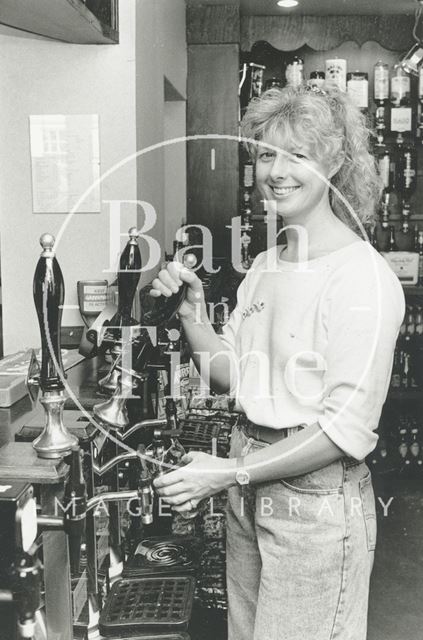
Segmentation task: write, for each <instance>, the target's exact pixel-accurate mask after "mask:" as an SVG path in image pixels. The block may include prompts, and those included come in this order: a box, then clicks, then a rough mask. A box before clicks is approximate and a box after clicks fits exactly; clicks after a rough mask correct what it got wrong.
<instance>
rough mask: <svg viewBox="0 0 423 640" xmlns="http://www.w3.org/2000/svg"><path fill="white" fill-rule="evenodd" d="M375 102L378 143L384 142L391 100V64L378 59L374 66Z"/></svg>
mask: <svg viewBox="0 0 423 640" xmlns="http://www.w3.org/2000/svg"><path fill="white" fill-rule="evenodd" d="M373 96H374V102H375V105H376V113H375V128H376V136H377V144H378V145H381V144H383V142H384V139H385V135H386V115H387V113H386V112H387V105H388V102H389V66H388V65H387V64H386V63H384V62H382V60H378V61H377V62H376V64H375V66H374V94H373Z"/></svg>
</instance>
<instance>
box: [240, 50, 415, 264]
mask: <svg viewBox="0 0 423 640" xmlns="http://www.w3.org/2000/svg"><path fill="white" fill-rule="evenodd" d="M252 58H253V56H252V54H243V61H242V64H241V66H240V85H239V103H240V119H241V118H242V115H243V113H244V111H245V108H246V107H247V105H248V103H249V101H250V100H251V99H252V98H254V97H257V96H260V95H261V93H262V92H263V91H264V90H266V89H268V88H271V87H274V86H279V87H283V86H286V85H288V84H291V85H296V84H300V83H303V82H307V84H308V85H309V86H310V87H312V88H321V87H322V85H323V84H324V83H325V81H327V80H330V81H331V82H335V83H336V84H338V86H339V87H340V88H341V89H342V90H343V91H346V92H347V93H348V94H349V95H350V96H351V98H352V99H353V101H354V102H355V103H356V104H357V106H358V107H359V108H360V109H361V111H362V112H363V114H364V115H365V116H366V118H367V119H368V123H369V126H370V129H371V131H372V139H371V145H372V150H373V153H374V156H375V159H376V162H377V165H378V168H379V172H380V175H381V178H382V181H383V187H384V188H383V195H382V199H381V204H380V210H379V220H378V223H377V224H376V226H373V227H372V228H370V229H368V233H369V236H370V238H371V241H372V244H373V245H374V246H375V247H376V248H377V249H378V250H379V251H383V252H388V251H397V250H400V251H412V252H417V253H421V254H422V255H423V235H420V233H421V229H420V226H419V223H418V220H422V218H423V215H422V213H423V212H419V211H417V210H416V202H417V199H416V198H413V195H415V192H416V187H417V178H418V168H419V167H418V164H419V163H418V156H419V147H422V148H423V109H422V107H423V67H422V68H421V69H420V71H419V77H416V76H412V75H410V74H408V73H407V72H406V71H405V70H404V68H403V67H402V66H401V64H400V63H397V64H395V65H394V66H393V67H390V66H389V65H388V64H387V63H385V62H384V61H383V60H378V61H377V62H376V64H375V65H374V74H373V78H374V82H373V87H369V80H368V76H369V74H368V73H365V72H361V71H348V66H349V61H347V60H345V59H338V58H333V59H330V58H329V59H327V60H326V61H325V69H324V70H314V71H312V72H311V73H310V77H309V78H308V79H306V78H305V77H304V71H303V70H304V62H303V60H302V58H301V57H299V56H298V55H292V56H290V57H289V56H287V55H285V56H284V58H283V60H284V62H283V63H282V64H281V67H282V68H281V74H280V75H279V76H278V77H269V76H268V72H267V70H266V66H265V65H264V64H258V63H256V62H254V61H253V59H252ZM258 59H260V61H263V56H262V55H259V56H258ZM253 184H254V167H253V164H252V162H251V160H250V158H249V155H248V153H247V152H246V150H245V148H244V146H243V145H242V144H241V145H240V197H239V202H240V215H241V219H242V224H243V227H244V228H243V232H244V241H243V243H242V246H243V251H244V253H245V260H244V261H245V263H246V264H248V262H249V261H251V258H250V256H249V253H252V252H251V247H254V230H253V231H252V227H253V225H254V219H259V216H257V215H254V213H256V210H257V207H255V206H254V198H255V197H257V196H256V194H255V193H254V190H253ZM252 212H253V213H252ZM263 213H264V214H265V213H266V212H263ZM262 219H263V216H262ZM264 219H265V217H264ZM420 225H421V226H422V230H423V223H420ZM251 241H252V243H251ZM422 267H423V262H422ZM421 276H422V277H423V273H421Z"/></svg>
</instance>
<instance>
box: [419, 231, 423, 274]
mask: <svg viewBox="0 0 423 640" xmlns="http://www.w3.org/2000/svg"><path fill="white" fill-rule="evenodd" d="M419 285H420V286H422V285H423V231H419Z"/></svg>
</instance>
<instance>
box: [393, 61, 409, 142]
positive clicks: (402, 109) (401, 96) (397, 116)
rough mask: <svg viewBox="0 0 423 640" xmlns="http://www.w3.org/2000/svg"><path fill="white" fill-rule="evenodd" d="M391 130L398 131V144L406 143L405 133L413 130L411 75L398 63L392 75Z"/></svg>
mask: <svg viewBox="0 0 423 640" xmlns="http://www.w3.org/2000/svg"><path fill="white" fill-rule="evenodd" d="M391 105H392V106H391V131H395V132H396V133H397V137H396V140H395V142H396V144H397V145H398V146H401V145H403V144H404V141H405V140H404V135H403V134H404V133H410V132H411V130H412V109H411V99H410V76H409V75H408V74H407V73H406V72H405V71H404V69H403V68H402V67H401V65H400V64H396V65H395V66H394V69H393V74H392V77H391Z"/></svg>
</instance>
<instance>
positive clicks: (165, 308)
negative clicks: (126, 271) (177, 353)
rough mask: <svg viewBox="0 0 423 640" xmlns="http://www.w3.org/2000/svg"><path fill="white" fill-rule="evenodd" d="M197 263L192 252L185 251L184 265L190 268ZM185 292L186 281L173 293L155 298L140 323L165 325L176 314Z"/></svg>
mask: <svg viewBox="0 0 423 640" xmlns="http://www.w3.org/2000/svg"><path fill="white" fill-rule="evenodd" d="M196 264H197V258H196V257H195V255H194V254H193V253H187V254H185V256H184V265H185V266H186V267H188V268H190V269H192V268H193V267H195V265H196ZM186 292H187V284H186V282H184V283H183V285H182V286H181V287H180V289H179V291H178V292H177V293H173V294H172V295H171V296H169V297H168V298H166V297H164V296H161V297H160V298H158V299H157V301H156V304H155V305H154V307H153V309H152V310H151V311H150V312H148V313H146V314H144V316H143V318H142V323H143V324H144V325H151V326H156V327H159V326H165V325H167V324H169V322H171V320H173V318H174V317H175V316H176V314H177V313H178V311H179V308H180V306H181V304H182V303H183V301H184V300H185V295H186Z"/></svg>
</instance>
